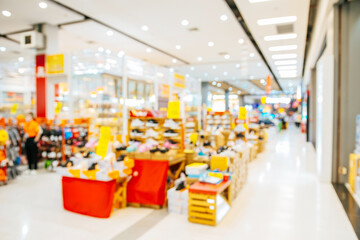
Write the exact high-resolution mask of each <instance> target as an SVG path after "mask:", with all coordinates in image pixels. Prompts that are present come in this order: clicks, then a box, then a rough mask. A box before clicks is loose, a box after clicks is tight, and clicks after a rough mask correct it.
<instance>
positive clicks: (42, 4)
mask: <svg viewBox="0 0 360 240" xmlns="http://www.w3.org/2000/svg"><path fill="white" fill-rule="evenodd" d="M39 7H40V8H42V9H45V8H47V7H48V5H47V3H46V2H39Z"/></svg>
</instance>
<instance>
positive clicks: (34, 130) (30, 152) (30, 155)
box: [24, 113, 42, 175]
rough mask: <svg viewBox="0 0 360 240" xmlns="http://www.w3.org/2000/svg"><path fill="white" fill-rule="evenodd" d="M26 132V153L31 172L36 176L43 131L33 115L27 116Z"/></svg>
mask: <svg viewBox="0 0 360 240" xmlns="http://www.w3.org/2000/svg"><path fill="white" fill-rule="evenodd" d="M24 131H25V136H24V137H25V138H26V141H25V153H26V158H27V160H28V164H29V170H28V171H27V172H30V173H31V174H32V175H35V174H36V170H37V163H38V157H37V154H38V147H37V143H38V141H39V140H40V137H41V134H42V129H41V127H40V126H39V124H38V123H37V122H36V121H35V117H34V114H33V113H28V114H27V115H26V123H25V126H24Z"/></svg>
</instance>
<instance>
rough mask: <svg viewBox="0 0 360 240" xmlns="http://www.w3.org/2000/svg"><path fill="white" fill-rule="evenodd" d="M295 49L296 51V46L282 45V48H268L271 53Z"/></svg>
mask: <svg viewBox="0 0 360 240" xmlns="http://www.w3.org/2000/svg"><path fill="white" fill-rule="evenodd" d="M295 49H297V45H283V46H276V47H270V48H269V50H270V51H271V52H276V51H287V50H295Z"/></svg>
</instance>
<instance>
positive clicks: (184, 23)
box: [181, 19, 189, 26]
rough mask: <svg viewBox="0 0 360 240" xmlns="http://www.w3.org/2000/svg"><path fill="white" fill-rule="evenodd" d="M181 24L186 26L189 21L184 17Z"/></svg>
mask: <svg viewBox="0 0 360 240" xmlns="http://www.w3.org/2000/svg"><path fill="white" fill-rule="evenodd" d="M181 25H183V26H187V25H189V21H188V20H186V19H184V20H182V21H181Z"/></svg>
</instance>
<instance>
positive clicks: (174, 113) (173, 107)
mask: <svg viewBox="0 0 360 240" xmlns="http://www.w3.org/2000/svg"><path fill="white" fill-rule="evenodd" d="M167 117H168V118H180V101H171V102H169V103H168V111H167Z"/></svg>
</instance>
